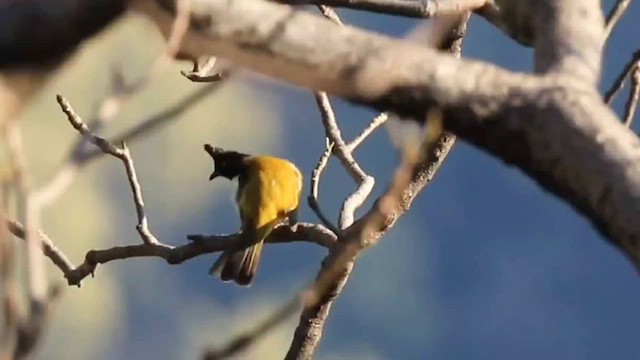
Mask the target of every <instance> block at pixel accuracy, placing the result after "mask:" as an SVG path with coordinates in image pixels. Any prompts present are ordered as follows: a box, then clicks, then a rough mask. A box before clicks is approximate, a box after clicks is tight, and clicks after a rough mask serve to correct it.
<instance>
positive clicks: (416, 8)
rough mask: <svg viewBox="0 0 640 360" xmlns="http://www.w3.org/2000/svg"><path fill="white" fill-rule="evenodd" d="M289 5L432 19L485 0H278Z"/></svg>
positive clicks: (473, 8) (479, 6)
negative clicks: (319, 6)
mask: <svg viewBox="0 0 640 360" xmlns="http://www.w3.org/2000/svg"><path fill="white" fill-rule="evenodd" d="M278 2H281V3H284V4H291V5H326V6H333V7H344V8H349V9H353V10H362V11H368V12H373V13H379V14H388V15H397V16H406V17H413V18H432V17H437V16H441V15H451V14H459V13H462V12H465V11H474V10H476V9H479V8H481V7H483V6H485V5H486V3H488V2H489V1H486V0H449V1H442V0H415V1H414V0H278Z"/></svg>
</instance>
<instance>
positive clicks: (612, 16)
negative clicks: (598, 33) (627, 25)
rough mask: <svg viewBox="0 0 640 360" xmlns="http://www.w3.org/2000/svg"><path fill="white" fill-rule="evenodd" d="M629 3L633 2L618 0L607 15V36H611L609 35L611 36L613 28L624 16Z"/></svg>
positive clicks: (605, 33) (605, 29)
mask: <svg viewBox="0 0 640 360" xmlns="http://www.w3.org/2000/svg"><path fill="white" fill-rule="evenodd" d="M629 4H631V0H618V1H617V2H616V4H615V5H614V7H613V9H611V12H610V13H609V14H608V15H607V20H606V26H605V28H604V35H605V38H609V36H611V33H612V32H613V29H614V28H615V26H616V25H617V24H618V22H619V21H620V19H622V16H623V15H624V14H625V12H626V11H627V8H628V7H629Z"/></svg>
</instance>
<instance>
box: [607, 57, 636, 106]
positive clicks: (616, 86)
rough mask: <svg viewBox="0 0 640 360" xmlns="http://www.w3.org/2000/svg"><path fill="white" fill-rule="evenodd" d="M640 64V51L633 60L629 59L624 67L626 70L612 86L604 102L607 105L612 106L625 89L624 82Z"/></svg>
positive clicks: (623, 70)
mask: <svg viewBox="0 0 640 360" xmlns="http://www.w3.org/2000/svg"><path fill="white" fill-rule="evenodd" d="M638 63H640V50H636V52H634V53H633V55H632V56H631V59H629V61H628V62H627V63H626V64H625V65H624V68H623V69H622V71H621V72H620V74H618V77H617V78H616V79H615V80H614V81H613V84H611V87H610V88H609V90H607V92H606V93H605V95H604V101H605V102H606V103H607V104H609V105H610V104H611V102H612V101H613V100H614V99H615V97H616V96H617V95H618V93H619V92H620V90H622V88H623V87H624V81H625V80H626V79H627V78H628V77H629V76H631V73H632V72H633V68H634V67H635V66H637V64H638Z"/></svg>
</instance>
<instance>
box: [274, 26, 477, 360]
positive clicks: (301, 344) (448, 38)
mask: <svg viewBox="0 0 640 360" xmlns="http://www.w3.org/2000/svg"><path fill="white" fill-rule="evenodd" d="M469 17H470V13H467V14H464V16H462V17H460V18H458V23H457V24H456V26H455V27H454V29H453V30H452V31H451V32H450V33H448V34H441V35H444V36H443V37H442V39H440V40H441V41H438V44H439V46H440V49H441V50H447V51H449V52H451V53H452V54H453V55H454V56H455V57H456V58H460V55H461V51H462V40H463V38H464V36H465V34H466V31H467V22H468V20H469ZM386 119H387V116H386V113H382V114H381V115H379V116H378V117H377V118H376V119H374V121H373V122H372V124H375V123H376V122H380V123H382V122H384V121H385V120H386ZM435 120H437V121H438V124H437V125H441V124H440V122H441V119H440V118H438V119H435ZM429 126H433V124H430V125H429ZM373 128H375V127H373ZM369 129H372V126H371V125H370V126H369V127H367V129H365V131H364V132H363V133H367V132H368V130H369ZM358 138H360V137H358ZM455 141H456V138H455V136H454V135H452V134H447V133H444V134H442V135H441V136H440V137H439V138H438V139H437V140H435V141H433V142H432V143H430V144H428V145H430V146H427V147H426V148H423V152H424V153H423V158H422V159H417V160H418V161H413V163H412V159H407V158H406V156H407V154H405V159H404V160H405V161H404V162H403V165H402V166H404V167H405V169H406V168H408V167H410V168H411V169H409V170H405V176H406V175H407V174H408V175H410V176H411V181H410V182H408V183H407V184H406V186H405V185H404V184H403V183H401V182H400V181H406V180H403V179H402V178H401V175H402V172H401V171H400V170H402V166H401V167H400V169H399V171H398V172H397V175H396V177H395V179H394V180H395V186H396V187H403V186H404V189H402V191H401V192H400V193H399V195H395V196H397V201H396V202H395V205H396V207H395V208H393V209H386V210H389V211H391V212H390V213H388V214H386V216H385V217H384V219H383V221H382V222H380V224H378V226H379V229H375V231H373V232H372V234H374V235H371V234H369V235H367V234H361V236H362V235H366V236H371V237H373V239H374V241H377V239H380V238H381V237H382V236H384V234H385V233H386V231H388V230H389V229H390V228H391V227H392V226H393V224H394V223H395V221H396V220H397V219H398V218H399V217H400V216H402V214H403V213H404V212H406V211H408V210H409V208H410V206H411V203H412V201H413V199H415V197H416V196H417V195H418V193H419V192H420V191H421V190H422V189H423V188H424V187H425V186H426V185H427V183H429V182H430V181H431V180H432V179H433V177H434V176H435V174H436V172H437V170H438V169H439V168H440V165H441V164H442V163H443V161H444V159H445V158H446V157H447V155H448V154H449V151H450V150H451V149H452V147H453V145H454V144H455ZM353 143H355V141H354V142H352V144H353ZM407 160H409V161H407ZM393 191H397V190H394V187H393V186H392V187H391V188H390V190H389V191H387V195H389V194H392V193H393ZM382 199H384V198H382ZM382 199H379V200H378V203H377V204H379V203H380V202H381V201H382ZM376 206H377V205H376ZM369 214H371V211H370V212H369ZM366 216H370V219H373V215H365V217H363V218H361V221H367V220H362V219H365V218H366ZM370 221H371V224H373V220H370ZM373 225H375V224H373ZM354 226H355V224H354ZM369 227H370V230H371V229H372V227H371V225H369ZM374 227H375V226H374ZM360 241H364V242H365V244H368V245H364V246H362V248H363V249H364V248H366V247H367V246H372V245H373V242H371V241H368V240H366V239H365V238H360ZM332 256H333V254H331V253H330V254H329V255H328V256H327V257H326V258H325V259H324V260H323V264H322V267H321V269H320V273H319V274H318V277H317V278H320V276H321V274H322V272H323V271H329V270H328V269H330V268H329V266H328V265H327V264H328V263H330V262H331V260H332ZM353 256H354V257H353V258H351V259H350V260H345V261H344V264H343V265H342V267H340V264H339V263H338V262H334V265H333V266H336V267H335V268H334V269H333V271H337V272H338V276H336V277H335V278H334V280H333V283H332V284H331V285H330V286H329V287H328V290H327V291H325V293H324V296H321V298H320V299H318V300H317V302H316V304H315V305H308V306H306V307H305V310H304V311H303V312H302V314H301V316H300V321H299V324H298V327H297V328H296V331H295V333H294V338H293V341H292V342H291V346H290V347H289V351H288V352H287V356H286V359H288V360H293V359H296V360H297V359H311V358H312V357H313V354H314V353H315V350H316V348H317V346H318V343H319V342H320V339H321V337H322V332H323V328H324V323H325V322H326V319H327V317H328V316H329V311H330V309H331V305H332V303H333V301H334V300H335V298H336V297H338V296H339V295H340V293H341V292H342V289H343V287H344V286H345V284H346V282H347V280H348V278H349V275H350V274H351V271H352V269H353V266H354V264H355V256H356V255H353Z"/></svg>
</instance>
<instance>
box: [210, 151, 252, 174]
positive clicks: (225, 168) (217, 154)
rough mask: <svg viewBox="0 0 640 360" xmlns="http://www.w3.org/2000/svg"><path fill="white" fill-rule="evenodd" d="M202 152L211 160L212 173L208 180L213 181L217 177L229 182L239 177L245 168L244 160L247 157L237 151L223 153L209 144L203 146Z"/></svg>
mask: <svg viewBox="0 0 640 360" xmlns="http://www.w3.org/2000/svg"><path fill="white" fill-rule="evenodd" d="M204 150H205V151H206V152H207V154H209V156H211V158H212V159H213V165H214V171H213V173H211V176H209V180H213V179H215V178H217V177H219V176H222V177H225V178H227V179H229V180H231V179H233V178H235V177H237V176H239V175H240V174H241V173H242V171H243V170H244V167H245V165H244V159H246V158H247V157H249V155H247V154H243V153H239V152H237V151H225V150H223V149H221V148H219V147H213V146H211V145H209V144H205V145H204Z"/></svg>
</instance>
